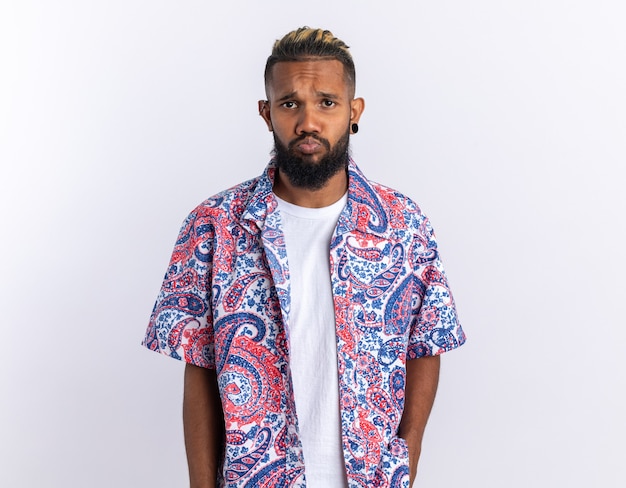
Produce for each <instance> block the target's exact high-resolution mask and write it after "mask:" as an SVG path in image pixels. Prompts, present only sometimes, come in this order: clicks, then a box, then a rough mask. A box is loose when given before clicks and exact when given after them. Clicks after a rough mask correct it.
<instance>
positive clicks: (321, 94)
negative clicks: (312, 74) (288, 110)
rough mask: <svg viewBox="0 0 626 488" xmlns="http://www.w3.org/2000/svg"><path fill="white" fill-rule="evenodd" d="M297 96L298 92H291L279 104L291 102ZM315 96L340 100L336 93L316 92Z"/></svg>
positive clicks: (281, 98)
mask: <svg viewBox="0 0 626 488" xmlns="http://www.w3.org/2000/svg"><path fill="white" fill-rule="evenodd" d="M297 94H298V92H296V91H292V92H289V93H287V94H286V95H283V96H282V97H280V98H279V99H278V100H277V101H278V102H284V101H287V100H289V99H291V98H294V97H295V96H296V95H297ZM315 94H316V95H317V96H319V97H320V98H328V99H330V100H337V99H338V98H340V97H339V96H338V95H335V94H334V93H327V92H321V91H318V92H315Z"/></svg>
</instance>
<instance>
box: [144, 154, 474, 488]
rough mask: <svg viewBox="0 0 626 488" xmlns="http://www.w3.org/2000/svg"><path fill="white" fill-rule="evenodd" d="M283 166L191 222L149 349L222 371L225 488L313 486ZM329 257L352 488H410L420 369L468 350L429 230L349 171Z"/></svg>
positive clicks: (393, 198) (396, 198)
mask: <svg viewBox="0 0 626 488" xmlns="http://www.w3.org/2000/svg"><path fill="white" fill-rule="evenodd" d="M275 171H276V168H275V165H274V163H273V162H270V164H269V165H268V167H267V168H266V170H265V172H264V173H263V174H262V175H261V176H260V177H258V178H255V179H252V180H249V181H247V182H245V183H242V184H240V185H238V186H236V187H234V188H231V189H229V190H226V191H224V192H222V193H219V194H217V195H215V196H214V197H211V198H209V199H208V200H206V201H204V202H203V203H202V204H200V205H199V206H198V207H197V208H196V209H195V210H194V211H193V212H192V213H191V214H190V215H189V216H188V218H187V219H186V220H185V222H184V224H183V226H182V229H181V231H180V234H179V236H178V240H177V241H176V245H175V248H174V252H173V254H172V258H171V261H170V264H169V268H168V270H167V273H166V276H165V280H164V282H163V286H162V288H161V291H160V293H159V296H158V299H157V302H156V304H155V307H154V310H153V313H152V316H151V320H150V324H149V326H148V330H147V333H146V337H145V339H144V342H143V344H144V345H145V346H146V347H148V348H149V349H151V350H154V351H158V352H160V353H162V354H166V355H168V356H171V357H174V358H176V359H181V360H184V361H186V362H188V363H191V364H194V365H197V366H201V367H205V368H211V369H215V370H216V372H217V377H218V385H219V391H220V397H221V401H222V408H223V411H224V423H225V427H226V446H225V453H224V462H223V469H222V470H221V472H220V474H219V475H218V482H219V484H220V485H221V486H229V487H240V486H246V487H248V486H249V487H277V486H285V487H304V486H306V477H305V465H304V459H303V455H302V446H301V443H300V441H299V439H298V419H297V416H296V408H295V404H294V397H293V388H292V383H291V376H290V370H289V308H290V287H289V264H288V260H287V255H286V251H285V241H284V236H283V233H282V230H281V223H280V214H279V213H278V212H277V211H276V207H277V203H276V199H275V198H274V195H273V193H272V186H273V179H274V175H275ZM348 176H349V186H348V203H347V205H346V207H345V208H344V210H343V212H342V214H341V215H340V217H339V221H338V223H337V226H336V229H335V232H334V234H333V237H332V239H331V242H330V246H329V262H330V271H331V282H332V283H331V285H332V293H333V300H334V307H335V322H336V343H337V361H338V367H339V400H340V405H339V408H340V412H341V426H342V433H341V435H342V445H343V452H344V460H345V466H346V475H347V479H348V484H349V485H350V487H372V486H376V487H400V486H403V487H408V479H409V478H408V451H407V446H406V443H405V442H404V440H403V439H401V438H399V437H397V431H398V426H399V423H400V419H401V417H402V412H403V408H404V389H405V383H406V382H405V378H406V367H405V366H406V361H407V360H411V359H415V358H419V357H422V356H428V355H435V354H441V353H443V352H445V351H448V350H450V349H453V348H456V347H458V346H460V345H461V344H463V342H465V335H464V333H463V330H462V329H461V326H460V325H459V323H458V321H457V315H456V310H455V307H454V301H453V298H452V294H451V293H450V290H449V287H448V283H447V280H446V277H445V275H444V272H443V267H442V264H441V261H440V259H439V254H438V251H437V244H436V241H435V237H434V234H433V231H432V228H431V226H430V223H429V221H428V219H427V218H426V217H425V216H424V215H423V214H422V213H421V211H420V209H419V207H418V206H417V205H416V204H415V203H414V202H413V201H411V200H410V199H408V198H407V197H405V196H404V195H402V194H400V193H398V192H396V191H394V190H392V189H389V188H387V187H384V186H382V185H379V184H376V183H373V182H370V181H368V180H367V179H366V178H365V177H364V176H363V174H362V173H361V172H360V170H359V169H358V168H357V166H356V165H355V164H354V162H353V161H350V162H349V164H348Z"/></svg>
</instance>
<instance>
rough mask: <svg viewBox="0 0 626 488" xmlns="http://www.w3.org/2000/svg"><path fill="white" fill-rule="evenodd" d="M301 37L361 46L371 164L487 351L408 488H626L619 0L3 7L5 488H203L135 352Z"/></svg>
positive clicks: (462, 373)
mask: <svg viewBox="0 0 626 488" xmlns="http://www.w3.org/2000/svg"><path fill="white" fill-rule="evenodd" d="M305 24H306V25H311V26H315V27H317V26H321V27H325V28H329V29H330V30H332V31H333V32H334V33H335V34H336V35H337V36H339V37H340V38H342V39H344V40H345V41H346V42H347V43H348V44H349V45H350V46H351V47H352V53H353V56H354V58H355V61H356V64H357V94H358V95H360V96H363V97H364V98H365V99H366V103H367V107H366V111H365V114H364V116H363V118H362V119H361V124H360V126H361V131H360V132H359V134H358V135H357V136H355V137H353V150H354V155H355V158H356V159H357V161H358V163H359V165H360V166H361V169H363V171H364V172H365V173H366V174H367V175H368V176H369V177H370V178H372V179H374V180H377V181H381V182H383V183H385V184H387V185H389V186H392V187H395V188H397V189H399V190H401V191H403V192H405V193H407V194H409V195H410V196H412V197H413V198H414V199H415V200H417V201H418V202H419V203H420V204H421V206H422V208H423V209H424V211H425V212H426V213H427V214H428V215H429V216H430V218H431V219H432V221H433V223H434V226H435V229H436V231H437V235H438V238H439V241H440V247H441V252H442V255H443V258H444V261H445V263H446V266H447V271H448V276H449V278H450V281H451V283H452V286H453V290H454V293H455V297H456V300H457V305H458V308H459V313H460V317H461V319H462V323H463V325H464V327H465V330H466V332H467V334H468V342H467V344H466V345H465V346H464V347H463V348H461V349H459V350H458V351H454V352H452V353H450V354H448V355H446V356H445V357H444V362H443V371H442V379H441V384H440V390H439V396H438V398H437V401H436V404H435V410H434V412H433V415H432V417H431V422H430V424H429V426H428V430H427V437H426V439H425V445H424V452H423V456H422V460H421V467H420V473H419V477H418V483H416V484H417V485H419V486H420V487H452V486H469V487H481V488H482V487H497V488H500V487H507V488H516V487H555V486H557V487H561V486H567V487H570V488H571V487H585V488H587V487H595V486H603V487H622V486H626V472H625V471H624V469H623V464H624V455H625V454H626V448H625V446H624V443H625V438H626V420H625V418H624V414H625V413H626V401H625V399H624V397H625V396H626V395H625V391H624V390H625V389H626V388H625V386H626V379H625V378H626V359H625V353H624V351H625V348H626V331H625V330H626V323H625V320H624V315H623V308H624V302H625V300H624V294H625V292H626V287H625V285H624V274H625V272H626V261H625V258H624V247H625V246H626V239H625V235H624V234H625V230H624V227H625V226H624V215H623V214H624V211H625V210H626V198H625V196H624V195H625V193H626V192H625V191H624V188H623V187H624V179H625V178H624V176H623V173H622V168H623V166H624V163H626V89H625V87H626V67H625V61H626V34H625V28H624V25H625V24H626V6H625V4H624V3H623V2H621V1H620V0H614V1H609V0H594V1H582V0H581V1H577V0H569V1H566V0H562V1H559V0H524V1H521V0H509V1H506V2H503V1H498V0H475V1H471V2H469V1H463V0H440V1H437V2H425V1H417V2H408V1H407V2H406V3H400V2H394V1H385V2H380V1H378V2H366V1H344V2H338V1H318V2H277V1H267V0H266V1H263V2H253V1H249V2H242V1H229V2H224V3H223V4H222V3H219V4H218V3H217V2H209V1H207V0H205V1H191V0H177V1H173V0H170V1H165V0H162V1H158V0H151V1H148V0H123V1H122V0H113V1H111V0H109V1H78V0H75V1H72V0H56V1H52V0H51V1H40V2H37V1H34V0H19V1H18V0H2V1H1V2H0V162H1V165H0V168H1V169H0V185H1V186H0V204H1V207H0V212H1V215H0V217H1V225H2V239H1V241H0V242H1V244H0V245H1V249H0V250H1V252H2V266H1V271H0V306H1V316H0V317H1V318H0V320H1V323H0V332H1V336H0V348H1V353H0V380H1V383H0V388H1V391H0V395H1V397H0V402H1V403H0V409H1V411H0V448H1V451H0V484H1V485H2V486H6V487H11V488H13V487H19V488H22V487H92V488H99V487H107V488H108V487H113V486H115V487H138V486H150V487H172V486H185V484H186V479H187V478H186V476H187V475H186V462H185V457H184V449H183V444H182V422H181V414H180V409H181V394H182V365H181V364H179V363H177V362H175V361H173V360H170V359H167V358H163V357H161V356H159V355H157V354H154V353H151V352H149V351H146V350H144V349H143V348H141V347H140V345H139V343H140V341H141V339H142V337H143V333H144V330H145V327H146V324H147V320H148V317H149V314H150V312H151V309H152V305H153V302H154V299H155V297H156V294H157V291H158V289H159V286H160V283H161V279H162V277H163V274H164V272H165V268H166V265H167V262H168V260H169V255H170V252H171V249H172V246H173V244H174V240H175V237H176V234H177V232H178V228H179V225H180V224H181V222H182V220H183V218H184V217H185V215H186V214H187V212H188V211H189V210H191V208H193V207H194V206H195V205H196V204H197V203H199V202H200V201H202V200H203V199H204V198H206V197H208V196H209V195H211V194H213V193H215V192H217V191H219V190H222V189H224V188H226V187H229V186H231V185H233V184H235V183H237V182H239V181H241V180H244V179H248V178H250V177H253V176H255V175H257V174H259V173H260V172H261V171H262V169H263V168H264V166H265V164H266V162H267V159H268V153H269V150H270V149H271V145H272V142H271V135H270V134H269V133H268V132H267V130H266V128H265V126H264V124H263V123H262V121H261V119H260V118H259V117H258V114H257V110H256V101H257V100H258V99H260V98H264V92H263V82H262V71H263V67H264V63H265V59H266V57H267V55H268V54H269V52H270V49H271V45H272V43H273V41H274V40H275V39H276V38H278V37H281V36H282V35H283V34H285V33H286V32H288V31H289V30H291V29H293V28H296V27H299V26H301V25H305Z"/></svg>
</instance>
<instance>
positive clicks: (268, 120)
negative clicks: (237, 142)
mask: <svg viewBox="0 0 626 488" xmlns="http://www.w3.org/2000/svg"><path fill="white" fill-rule="evenodd" d="M259 115H260V116H261V117H263V120H264V121H265V124H266V125H267V130H269V131H270V132H272V130H273V128H272V116H271V115H270V102H268V101H267V100H259Z"/></svg>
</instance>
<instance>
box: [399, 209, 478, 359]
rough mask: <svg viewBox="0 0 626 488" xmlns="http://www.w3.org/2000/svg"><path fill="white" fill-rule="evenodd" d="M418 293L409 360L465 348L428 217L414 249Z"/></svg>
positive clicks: (463, 335)
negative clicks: (461, 347)
mask: <svg viewBox="0 0 626 488" xmlns="http://www.w3.org/2000/svg"><path fill="white" fill-rule="evenodd" d="M411 259H412V262H413V278H414V282H415V287H414V289H415V292H414V296H413V312H412V313H413V317H412V322H411V332H410V336H409V346H408V350H407V359H415V358H418V357H422V356H434V355H438V354H442V353H444V352H446V351H449V350H451V349H455V348H457V347H459V346H461V345H462V344H463V343H464V342H465V340H466V337H465V333H464V332H463V329H462V328H461V324H460V323H459V321H458V318H457V311H456V307H455V304H454V298H453V296H452V292H451V290H450V286H449V284H448V279H447V278H446V274H445V272H444V269H443V264H442V262H441V259H440V257H439V252H438V250H437V241H436V239H435V234H434V232H433V229H432V227H431V224H430V222H429V221H428V219H427V218H425V217H424V219H423V221H422V222H421V225H420V226H419V231H418V232H417V233H416V234H415V236H414V239H413V246H412V249H411Z"/></svg>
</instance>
